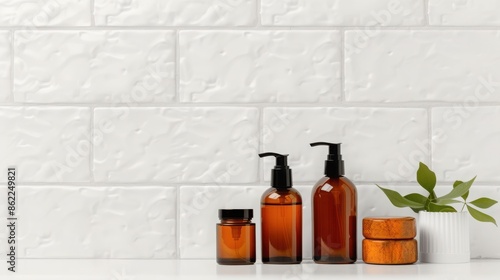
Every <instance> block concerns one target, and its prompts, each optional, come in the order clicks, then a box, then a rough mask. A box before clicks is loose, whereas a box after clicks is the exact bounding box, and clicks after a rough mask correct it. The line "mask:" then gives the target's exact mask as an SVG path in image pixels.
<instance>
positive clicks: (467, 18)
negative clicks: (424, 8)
mask: <svg viewBox="0 0 500 280" xmlns="http://www.w3.org/2000/svg"><path fill="white" fill-rule="evenodd" d="M499 14H500V2H498V1H497V0H429V22H430V24H431V25H455V26H456V25H472V26H480V25H500V17H499V16H498V15H499Z"/></svg>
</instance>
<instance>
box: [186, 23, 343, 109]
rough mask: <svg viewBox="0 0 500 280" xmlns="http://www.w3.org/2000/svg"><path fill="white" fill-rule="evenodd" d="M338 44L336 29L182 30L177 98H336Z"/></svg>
mask: <svg viewBox="0 0 500 280" xmlns="http://www.w3.org/2000/svg"><path fill="white" fill-rule="evenodd" d="M339 47H340V34H339V33H338V32H335V31H323V32H318V31H182V32H180V96H181V101H184V102H189V101H195V102H217V101H220V102H228V101H231V102H326V101H337V100H339V98H340V80H339V78H340V52H339Z"/></svg>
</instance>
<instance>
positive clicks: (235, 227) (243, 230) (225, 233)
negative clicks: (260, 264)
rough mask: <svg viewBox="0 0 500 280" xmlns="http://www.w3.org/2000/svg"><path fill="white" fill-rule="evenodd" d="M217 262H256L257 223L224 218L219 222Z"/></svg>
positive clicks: (239, 263)
mask: <svg viewBox="0 0 500 280" xmlns="http://www.w3.org/2000/svg"><path fill="white" fill-rule="evenodd" d="M217 263H219V264H238V265H241V264H253V263H255V224H254V223H250V221H249V220H243V219H241V220H237V219H234V220H222V221H221V223H219V224H217Z"/></svg>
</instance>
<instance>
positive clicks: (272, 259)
mask: <svg viewBox="0 0 500 280" xmlns="http://www.w3.org/2000/svg"><path fill="white" fill-rule="evenodd" d="M259 156H260V157H267V156H274V157H276V166H275V167H274V169H273V170H272V175H271V176H272V178H271V188H269V189H268V190H266V191H265V192H264V194H263V195H262V199H261V215H262V217H261V221H262V262H263V263H265V264H298V263H300V262H302V197H301V196H300V193H299V192H298V191H297V190H296V189H294V188H292V170H291V169H290V168H289V167H288V165H287V156H288V155H281V154H276V153H263V154H260V155H259Z"/></svg>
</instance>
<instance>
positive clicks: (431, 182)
mask: <svg viewBox="0 0 500 280" xmlns="http://www.w3.org/2000/svg"><path fill="white" fill-rule="evenodd" d="M417 182H418V183H419V184H420V185H421V186H422V187H423V188H424V189H425V190H427V191H428V192H429V193H430V194H431V196H433V194H434V187H435V186H436V174H435V173H434V172H433V171H432V170H430V169H429V167H427V165H425V164H423V163H422V162H421V163H420V164H419V166H418V170H417ZM431 198H434V197H431Z"/></svg>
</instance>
